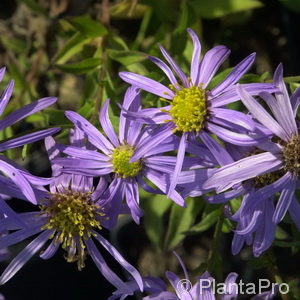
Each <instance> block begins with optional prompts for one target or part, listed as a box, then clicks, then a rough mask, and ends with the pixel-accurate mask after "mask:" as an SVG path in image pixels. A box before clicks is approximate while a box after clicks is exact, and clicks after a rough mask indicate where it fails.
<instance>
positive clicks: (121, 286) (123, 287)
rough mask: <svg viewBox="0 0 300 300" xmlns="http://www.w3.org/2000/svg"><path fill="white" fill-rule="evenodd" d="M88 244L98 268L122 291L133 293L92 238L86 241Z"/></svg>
mask: <svg viewBox="0 0 300 300" xmlns="http://www.w3.org/2000/svg"><path fill="white" fill-rule="evenodd" d="M85 244H86V246H87V250H88V252H89V254H90V256H91V257H92V259H93V261H94V263H95V264H96V266H97V268H98V269H99V271H100V272H101V274H102V275H103V276H104V277H105V278H106V279H107V280H108V281H109V282H110V283H111V284H112V285H113V286H115V287H116V288H117V289H119V290H121V291H122V293H131V290H129V288H128V287H127V285H126V283H125V282H123V281H122V280H121V279H120V278H119V277H118V276H117V275H116V274H115V273H114V272H113V271H112V270H111V269H110V268H109V267H108V265H107V264H106V262H105V260H104V258H103V257H102V255H101V254H100V252H99V251H98V249H97V248H96V246H95V244H94V242H93V241H92V239H88V240H86V241H85Z"/></svg>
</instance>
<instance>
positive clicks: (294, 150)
mask: <svg viewBox="0 0 300 300" xmlns="http://www.w3.org/2000/svg"><path fill="white" fill-rule="evenodd" d="M282 152H283V160H284V170H285V171H286V172H291V173H293V174H295V175H296V176H300V135H295V136H294V137H293V138H292V139H291V140H290V141H289V142H288V143H286V144H285V145H284V147H283V151H282Z"/></svg>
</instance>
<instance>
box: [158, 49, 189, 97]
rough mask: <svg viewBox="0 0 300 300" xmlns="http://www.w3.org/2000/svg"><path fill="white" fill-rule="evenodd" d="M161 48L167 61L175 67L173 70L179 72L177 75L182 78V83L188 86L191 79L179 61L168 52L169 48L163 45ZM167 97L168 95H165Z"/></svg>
mask: <svg viewBox="0 0 300 300" xmlns="http://www.w3.org/2000/svg"><path fill="white" fill-rule="evenodd" d="M159 49H160V51H161V53H162V55H163V56H164V58H165V59H166V61H167V62H168V63H169V65H170V66H171V68H172V69H173V71H174V72H175V73H176V74H177V76H178V77H179V79H180V80H181V82H182V84H183V86H184V87H188V86H189V81H188V78H187V76H186V75H185V74H184V72H183V71H182V70H181V68H180V67H179V66H178V65H177V63H176V62H175V61H174V59H173V58H172V57H171V56H170V55H169V53H168V52H167V50H166V49H165V48H164V47H163V46H161V45H160V46H159ZM164 98H166V97H164Z"/></svg>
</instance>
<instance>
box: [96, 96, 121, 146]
mask: <svg viewBox="0 0 300 300" xmlns="http://www.w3.org/2000/svg"><path fill="white" fill-rule="evenodd" d="M108 106H109V99H107V100H106V101H105V102H104V104H103V106H102V108H101V110H100V115H99V121H100V124H101V126H102V129H103V130H104V132H105V134H106V135H107V137H108V138H109V139H110V141H111V142H112V144H113V145H114V146H115V147H118V146H119V145H120V143H119V140H118V137H117V135H116V133H115V131H114V129H113V126H112V124H111V121H110V119H109V116H108Z"/></svg>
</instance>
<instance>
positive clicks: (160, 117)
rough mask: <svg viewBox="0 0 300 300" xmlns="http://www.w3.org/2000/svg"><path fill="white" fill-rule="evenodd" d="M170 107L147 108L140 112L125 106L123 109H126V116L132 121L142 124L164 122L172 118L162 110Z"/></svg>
mask: <svg viewBox="0 0 300 300" xmlns="http://www.w3.org/2000/svg"><path fill="white" fill-rule="evenodd" d="M169 107H170V106H168V107H162V108H145V109H142V110H140V111H138V112H132V111H129V110H126V109H125V108H124V107H122V110H123V111H124V116H125V117H126V118H127V119H129V120H131V121H135V122H138V123H142V124H162V123H165V122H166V121H167V120H170V121H171V120H172V117H171V116H170V115H169V114H168V113H166V112H165V111H162V110H165V109H166V108H167V109H168V108H169Z"/></svg>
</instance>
